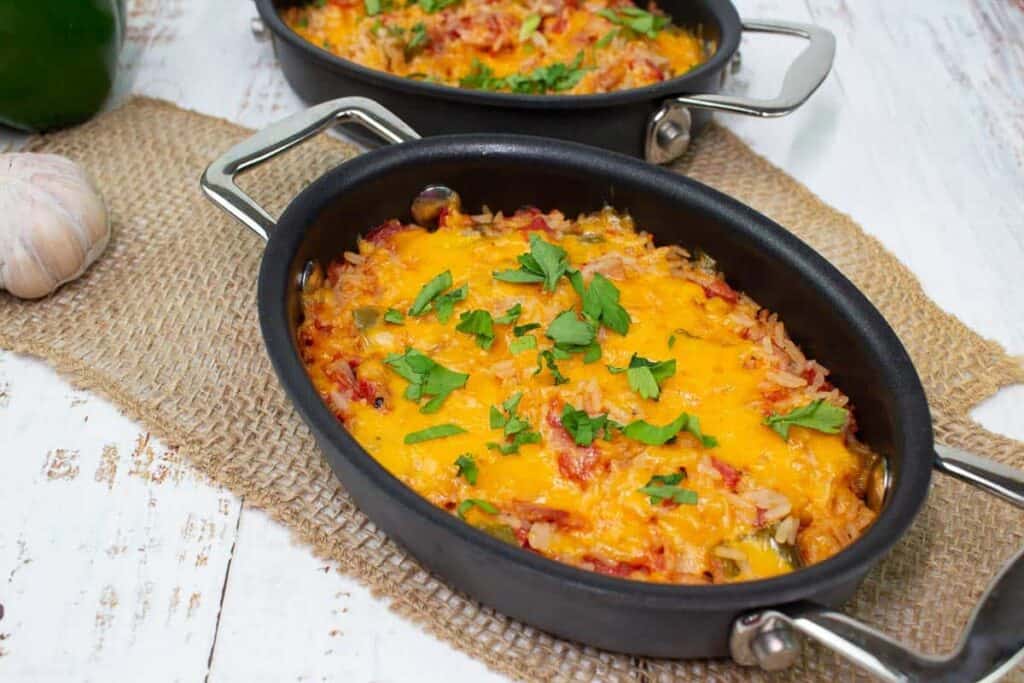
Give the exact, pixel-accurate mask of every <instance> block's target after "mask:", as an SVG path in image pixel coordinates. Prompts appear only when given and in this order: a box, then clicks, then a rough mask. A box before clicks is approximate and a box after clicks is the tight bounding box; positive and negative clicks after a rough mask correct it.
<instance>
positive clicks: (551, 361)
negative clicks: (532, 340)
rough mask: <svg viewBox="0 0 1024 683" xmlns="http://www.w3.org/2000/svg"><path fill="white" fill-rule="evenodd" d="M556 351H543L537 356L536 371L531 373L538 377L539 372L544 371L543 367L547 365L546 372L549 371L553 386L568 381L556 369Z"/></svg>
mask: <svg viewBox="0 0 1024 683" xmlns="http://www.w3.org/2000/svg"><path fill="white" fill-rule="evenodd" d="M557 350H558V349H545V350H544V351H541V352H540V353H538V354H537V369H536V370H534V371H533V374H535V375H539V374H540V371H541V370H543V369H544V365H547V368H548V370H550V371H551V376H552V377H554V379H555V384H556V385H558V384H565V383H567V382H568V381H569V378H568V377H566V376H565V375H563V374H562V372H561V371H560V370H559V369H558V364H557V363H555V352H556V351H557ZM563 353H564V352H563ZM566 355H568V354H566Z"/></svg>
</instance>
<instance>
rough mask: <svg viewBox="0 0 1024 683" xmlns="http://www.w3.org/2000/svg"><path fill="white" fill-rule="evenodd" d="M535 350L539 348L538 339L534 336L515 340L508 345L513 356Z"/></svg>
mask: <svg viewBox="0 0 1024 683" xmlns="http://www.w3.org/2000/svg"><path fill="white" fill-rule="evenodd" d="M535 348H537V338H536V337H534V336H533V335H532V334H528V335H526V336H525V337H519V338H517V339H513V340H512V341H510V342H509V344H508V350H509V351H510V352H512V354H513V355H516V354H520V353H522V352H523V351H529V350H531V349H535Z"/></svg>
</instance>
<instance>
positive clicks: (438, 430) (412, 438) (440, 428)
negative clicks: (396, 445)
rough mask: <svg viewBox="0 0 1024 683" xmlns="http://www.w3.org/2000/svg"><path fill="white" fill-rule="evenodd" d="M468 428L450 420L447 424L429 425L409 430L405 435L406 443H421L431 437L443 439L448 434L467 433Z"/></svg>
mask: <svg viewBox="0 0 1024 683" xmlns="http://www.w3.org/2000/svg"><path fill="white" fill-rule="evenodd" d="M465 433H466V430H465V429H463V428H462V427H460V426H459V425H457V424H452V423H450V422H448V423H446V424H440V425H434V426H433V427H427V428H426V429H421V430H420V431H418V432H409V433H408V434H406V435H405V443H406V444H414V443H420V442H421V441H430V440H431V439H443V438H444V437H446V436H455V435H456V434H465Z"/></svg>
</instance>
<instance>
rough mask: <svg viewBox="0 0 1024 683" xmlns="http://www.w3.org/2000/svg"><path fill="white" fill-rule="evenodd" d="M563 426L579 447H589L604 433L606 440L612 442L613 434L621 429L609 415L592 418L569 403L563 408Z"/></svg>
mask: <svg viewBox="0 0 1024 683" xmlns="http://www.w3.org/2000/svg"><path fill="white" fill-rule="evenodd" d="M562 426H563V427H565V431H567V432H569V435H570V436H572V438H573V441H575V442H576V444H577V445H579V446H589V445H590V444H592V443H594V439H596V438H597V437H598V436H601V435H602V433H603V435H604V439H605V440H606V441H610V440H611V438H612V432H613V431H614V430H615V429H619V428H620V427H621V425H619V423H618V422H616V421H615V420H611V419H609V418H608V415H607V413H602V414H601V415H594V416H590V415H589V414H587V412H586V411H585V410H577V409H575V408H573V407H572V406H571V405H569V404H568V403H567V404H566V405H565V407H563V408H562Z"/></svg>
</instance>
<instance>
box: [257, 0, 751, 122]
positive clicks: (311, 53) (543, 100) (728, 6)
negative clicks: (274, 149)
mask: <svg viewBox="0 0 1024 683" xmlns="http://www.w3.org/2000/svg"><path fill="white" fill-rule="evenodd" d="M694 4H695V5H699V6H700V7H701V8H702V9H704V10H706V11H707V13H708V14H709V15H710V16H711V17H713V19H714V21H715V22H716V23H717V24H718V28H719V35H720V39H719V43H718V47H717V49H716V50H715V53H714V54H713V55H711V56H710V57H709V58H708V59H707V61H705V62H703V63H702V64H699V65H697V66H696V67H695V68H693V69H692V70H690V71H688V72H686V73H685V74H683V75H681V76H677V77H676V78H673V79H670V80H667V81H663V82H661V83H656V84H654V85H648V86H645V87H642V88H630V89H628V90H618V91H615V92H611V93H598V94H592V95H519V94H515V93H503V92H487V91H481V90H470V89H466V88H456V87H454V86H449V85H439V84H434V83H427V82H424V81H416V80H413V79H411V78H404V77H402V76H395V75H392V74H389V73H387V72H385V71H379V70H377V69H370V68H368V67H365V66H361V65H359V64H357V63H355V62H352V61H349V60H347V59H342V58H341V57H338V56H336V55H334V54H332V53H330V52H328V51H327V50H324V49H322V48H319V47H317V46H316V45H313V44H312V43H310V42H309V41H308V40H306V39H305V38H303V37H301V36H300V35H298V34H297V33H295V32H294V31H292V30H291V29H290V28H289V27H288V26H287V25H286V24H285V23H284V21H282V20H281V17H280V15H279V14H278V11H277V8H276V7H275V6H274V0H256V7H257V9H258V10H259V13H260V17H261V18H262V19H263V22H264V24H265V25H266V26H267V27H268V28H269V29H270V30H271V31H272V32H273V33H274V36H275V37H276V38H279V39H281V40H284V41H286V42H288V43H289V44H290V45H292V46H293V47H295V48H296V49H299V50H302V51H303V52H305V53H306V55H307V56H308V57H309V58H310V59H312V60H314V61H316V62H318V63H319V64H320V65H321V66H324V67H327V68H329V69H331V70H333V71H336V72H339V73H341V74H344V75H346V76H350V77H353V78H357V79H359V80H361V81H365V82H367V83H371V84H374V85H378V86H384V87H387V88H390V89H391V90H395V91H397V92H401V93H405V94H407V95H409V96H420V97H433V98H439V99H444V100H450V101H454V102H464V103H467V104H475V105H482V106H489V107H511V108H524V109H570V110H571V109H600V108H605V107H614V106H617V105H623V104H635V103H637V102H647V101H653V100H661V99H663V98H669V97H673V96H677V95H681V94H689V93H692V92H693V87H692V86H691V84H692V83H694V82H699V81H700V80H701V79H702V78H703V77H704V76H705V75H707V74H713V73H718V72H720V71H721V70H722V69H724V68H725V66H726V64H727V63H728V62H729V60H730V59H732V56H733V54H735V52H736V50H737V49H738V48H739V44H740V35H741V31H742V23H741V21H740V17H739V14H737V12H736V8H735V7H733V5H732V3H730V2H728V0H694Z"/></svg>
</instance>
